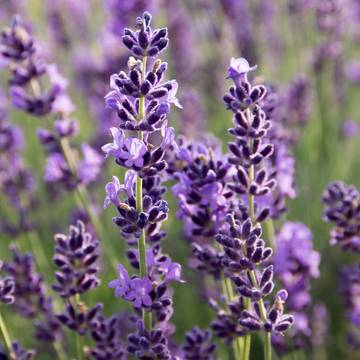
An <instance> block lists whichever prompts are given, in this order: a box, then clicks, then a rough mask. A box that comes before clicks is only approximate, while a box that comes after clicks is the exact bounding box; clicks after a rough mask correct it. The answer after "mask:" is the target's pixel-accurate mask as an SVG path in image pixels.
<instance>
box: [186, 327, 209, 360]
mask: <svg viewBox="0 0 360 360" xmlns="http://www.w3.org/2000/svg"><path fill="white" fill-rule="evenodd" d="M215 350H216V345H215V344H214V343H213V342H212V341H211V333H210V332H209V331H208V330H205V331H202V330H200V329H199V328H198V327H195V328H193V329H192V330H190V331H188V332H187V333H186V335H185V344H184V346H183V352H184V359H185V360H212V359H213V353H214V352H215Z"/></svg>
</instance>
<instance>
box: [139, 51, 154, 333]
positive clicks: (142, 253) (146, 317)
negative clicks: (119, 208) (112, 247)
mask: <svg viewBox="0 0 360 360" xmlns="http://www.w3.org/2000/svg"><path fill="white" fill-rule="evenodd" d="M146 63H147V58H146V56H144V57H143V61H142V69H141V78H142V80H144V79H145V76H146ZM144 116H145V97H144V96H140V99H139V115H138V120H142V119H143V118H144ZM138 138H139V139H140V140H143V133H142V131H138ZM136 210H137V212H139V213H140V212H142V211H143V180H142V178H141V177H140V176H137V177H136ZM138 252H139V262H140V276H141V277H145V276H146V275H147V267H146V233H145V229H142V230H141V236H140V239H139V241H138ZM142 318H143V321H144V325H145V328H146V329H147V330H151V327H152V314H151V311H146V310H145V309H143V313H142Z"/></svg>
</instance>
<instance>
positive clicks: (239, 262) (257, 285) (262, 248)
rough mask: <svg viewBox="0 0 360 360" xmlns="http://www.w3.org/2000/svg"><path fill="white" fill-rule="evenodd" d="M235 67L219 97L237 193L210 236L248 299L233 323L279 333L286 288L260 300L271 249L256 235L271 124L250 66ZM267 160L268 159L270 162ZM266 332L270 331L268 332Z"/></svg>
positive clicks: (283, 327)
mask: <svg viewBox="0 0 360 360" xmlns="http://www.w3.org/2000/svg"><path fill="white" fill-rule="evenodd" d="M235 65H238V71H237V72H235V75H234V72H233V71H234V70H233V69H232V68H233V67H234V61H232V64H231V68H230V74H231V75H232V77H234V76H235V79H233V80H234V83H235V84H234V85H232V86H231V87H230V89H229V91H228V92H227V93H226V94H225V96H224V97H223V100H224V103H225V106H226V108H227V109H228V110H231V111H232V112H233V114H234V127H233V128H231V129H230V130H229V132H230V134H231V135H233V136H234V137H235V139H236V141H235V142H231V143H229V144H228V148H229V162H230V163H231V164H233V165H235V171H234V173H235V174H234V175H233V176H232V182H231V183H230V184H229V187H230V188H231V190H232V191H233V192H235V193H236V194H238V195H239V199H238V201H237V202H235V201H234V202H233V204H232V206H231V207H230V208H229V210H228V212H229V213H228V215H227V217H226V218H227V222H228V227H226V228H224V229H222V230H221V231H220V232H219V234H218V235H217V236H216V240H217V242H218V243H219V244H220V245H221V246H222V248H223V250H224V252H225V255H224V259H223V265H224V267H225V276H230V278H231V280H232V282H233V283H234V284H235V286H236V289H237V291H238V293H239V294H240V295H241V296H242V297H244V298H245V299H248V301H249V300H250V301H251V304H252V306H249V305H247V306H246V307H245V309H244V310H243V312H242V313H241V316H240V319H239V323H240V324H241V325H242V327H243V328H244V331H245V332H246V331H258V330H260V329H264V330H265V331H266V332H269V333H273V334H282V333H283V332H285V331H287V330H288V329H289V328H290V327H291V326H292V325H293V323H294V318H293V316H292V315H286V314H283V310H284V308H283V303H284V302H285V300H286V299H287V292H286V290H280V291H278V293H277V294H276V297H275V301H274V304H273V306H272V307H269V305H265V303H264V298H265V297H266V296H268V295H270V294H271V293H272V291H273V289H274V283H273V266H272V265H268V264H267V263H268V261H269V259H270V257H271V255H272V249H271V248H270V247H267V246H266V245H265V241H264V240H262V239H261V233H262V228H261V222H263V221H264V220H265V219H267V218H268V217H269V216H270V214H271V208H270V206H268V205H267V204H263V203H262V199H261V197H264V196H266V195H269V194H272V192H273V191H274V189H275V188H276V186H277V182H276V178H275V173H274V171H273V169H272V168H271V167H269V165H268V164H269V160H270V157H271V156H272V154H273V153H274V146H275V145H276V144H273V143H271V137H270V136H269V130H270V128H271V125H272V122H271V118H269V117H268V114H269V113H268V114H266V113H265V112H264V110H263V109H262V107H261V105H262V102H263V100H264V98H265V97H266V88H265V87H264V86H263V85H256V86H252V85H251V83H250V82H249V81H248V79H247V73H248V72H249V71H251V70H253V69H252V68H251V67H250V66H249V64H248V63H247V62H246V61H244V60H242V59H238V60H237V61H236V63H235ZM270 164H271V163H270ZM268 336H270V335H268Z"/></svg>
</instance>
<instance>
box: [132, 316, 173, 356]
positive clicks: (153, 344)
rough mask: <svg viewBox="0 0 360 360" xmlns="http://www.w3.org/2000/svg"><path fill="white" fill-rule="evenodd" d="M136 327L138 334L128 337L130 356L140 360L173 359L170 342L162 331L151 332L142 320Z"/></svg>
mask: <svg viewBox="0 0 360 360" xmlns="http://www.w3.org/2000/svg"><path fill="white" fill-rule="evenodd" d="M136 327H137V332H136V333H134V334H131V335H129V337H128V342H129V346H128V348H127V352H128V353H129V354H130V355H135V356H136V357H137V358H139V359H154V360H155V359H159V360H169V359H171V354H170V351H169V349H168V342H167V339H166V336H165V335H164V333H163V331H162V330H160V329H154V330H152V331H150V332H149V331H147V330H146V329H145V327H144V323H143V322H142V321H141V320H138V322H137V324H136Z"/></svg>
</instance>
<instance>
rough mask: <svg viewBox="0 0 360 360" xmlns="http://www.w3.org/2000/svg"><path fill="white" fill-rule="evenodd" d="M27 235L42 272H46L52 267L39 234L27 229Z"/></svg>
mask: <svg viewBox="0 0 360 360" xmlns="http://www.w3.org/2000/svg"><path fill="white" fill-rule="evenodd" d="M26 237H27V240H28V242H29V244H30V247H31V250H32V252H33V253H34V255H36V257H35V258H36V262H37V264H38V267H39V270H40V272H44V273H45V270H46V269H50V263H49V261H48V259H47V256H46V254H45V251H44V248H43V246H42V244H41V240H40V238H39V234H38V233H37V232H36V231H34V230H28V231H26Z"/></svg>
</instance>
